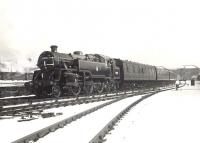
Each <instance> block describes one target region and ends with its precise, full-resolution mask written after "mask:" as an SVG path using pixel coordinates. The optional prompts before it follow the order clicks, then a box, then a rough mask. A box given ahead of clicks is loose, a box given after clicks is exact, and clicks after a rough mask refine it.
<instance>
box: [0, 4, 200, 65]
mask: <svg viewBox="0 0 200 143" xmlns="http://www.w3.org/2000/svg"><path fill="white" fill-rule="evenodd" d="M52 44H56V45H58V46H59V47H58V51H59V52H66V53H70V52H73V51H76V50H81V51H83V53H100V54H104V55H107V56H110V57H114V58H121V59H128V60H132V61H136V62H140V63H145V64H152V65H157V66H159V65H162V66H165V67H167V68H176V67H177V68H180V67H181V66H182V65H184V64H194V65H197V66H200V62H199V57H200V1H199V0H167V1H164V0H0V60H1V61H6V60H15V61H17V63H18V64H21V65H24V64H25V63H26V64H27V58H28V57H32V59H33V61H36V59H37V57H38V55H39V54H40V53H41V52H42V51H44V50H49V49H50V48H49V46H50V45H52Z"/></svg>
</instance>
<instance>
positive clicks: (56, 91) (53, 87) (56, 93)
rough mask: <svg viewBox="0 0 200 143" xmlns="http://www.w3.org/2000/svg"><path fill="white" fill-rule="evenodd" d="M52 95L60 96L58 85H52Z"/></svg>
mask: <svg viewBox="0 0 200 143" xmlns="http://www.w3.org/2000/svg"><path fill="white" fill-rule="evenodd" d="M51 94H52V97H56V98H58V97H60V96H61V89H60V86H58V85H53V86H52V93H51Z"/></svg>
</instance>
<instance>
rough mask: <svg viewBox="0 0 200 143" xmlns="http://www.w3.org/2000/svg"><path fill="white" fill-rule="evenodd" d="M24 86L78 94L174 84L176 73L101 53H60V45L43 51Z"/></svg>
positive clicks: (43, 91) (49, 93) (40, 91)
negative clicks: (58, 48)
mask: <svg viewBox="0 0 200 143" xmlns="http://www.w3.org/2000/svg"><path fill="white" fill-rule="evenodd" d="M37 66H38V67H39V70H36V71H34V74H33V79H32V81H31V82H28V83H25V87H27V89H28V90H29V91H31V92H32V93H33V94H35V95H36V96H37V97H43V96H45V97H46V96H52V97H59V96H61V95H73V96H78V95H79V94H80V93H86V94H91V93H93V92H95V93H102V92H104V91H112V90H116V89H127V88H134V87H141V86H153V85H155V84H157V85H163V84H165V85H166V84H172V83H174V82H175V80H176V75H175V74H174V73H172V72H170V71H169V70H167V69H165V68H161V67H155V66H151V65H145V64H140V63H136V62H131V61H127V60H120V59H114V58H110V57H107V56H104V55H100V54H85V55H83V53H82V52H81V51H75V52H74V53H73V54H65V53H59V52H57V46H56V45H53V46H51V51H44V52H43V53H41V55H40V56H39V58H38V63H37Z"/></svg>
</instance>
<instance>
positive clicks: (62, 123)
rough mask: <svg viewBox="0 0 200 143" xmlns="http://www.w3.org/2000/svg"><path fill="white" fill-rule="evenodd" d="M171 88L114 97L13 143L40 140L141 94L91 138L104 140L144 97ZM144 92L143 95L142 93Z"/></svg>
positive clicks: (93, 142)
mask: <svg viewBox="0 0 200 143" xmlns="http://www.w3.org/2000/svg"><path fill="white" fill-rule="evenodd" d="M169 89H171V88H167V89H162V90H160V89H159V90H156V91H154V92H152V91H150V92H149V93H147V92H146V91H145V92H143V94H142V92H140V93H132V92H130V93H126V96H120V97H118V98H115V99H113V100H112V101H109V102H106V103H104V104H101V105H99V106H96V107H94V108H91V109H88V110H86V111H83V112H81V113H79V114H76V115H74V116H71V117H69V118H67V119H64V120H62V121H59V122H57V123H55V124H52V125H50V126H48V127H46V128H43V129H41V130H38V131H36V132H34V133H32V134H29V135H27V136H25V137H23V138H21V139H18V140H16V141H14V142H13V143H31V142H36V141H38V140H39V139H40V138H42V137H44V136H46V135H47V134H49V133H51V132H54V131H56V130H57V129H59V128H63V127H64V126H65V125H69V124H70V123H72V122H74V121H76V120H77V119H80V118H82V117H83V116H86V115H88V114H90V113H92V112H94V111H97V110H99V109H102V108H104V107H106V106H107V107H108V105H109V106H110V105H114V104H113V103H116V102H119V101H122V100H123V99H127V98H128V97H133V96H136V95H140V97H139V96H136V97H138V99H137V100H135V101H134V102H133V103H131V104H130V105H129V106H128V107H126V108H125V109H123V111H120V113H119V114H118V115H117V116H115V118H113V119H112V120H111V121H109V122H108V123H107V124H106V126H105V127H104V128H103V129H102V130H100V131H99V132H98V134H97V135H95V136H94V137H93V138H92V139H91V141H90V142H91V143H97V142H103V137H104V136H105V134H106V133H107V132H108V131H109V130H111V129H112V127H113V126H114V125H115V123H116V122H117V121H118V120H120V119H121V117H122V116H123V115H124V114H125V113H126V112H128V110H130V109H131V108H132V107H133V106H135V105H136V104H138V103H140V102H141V101H143V100H144V99H147V98H148V97H150V96H152V95H154V94H156V93H158V92H161V91H165V90H169ZM141 94H142V95H141Z"/></svg>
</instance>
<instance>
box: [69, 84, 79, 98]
mask: <svg viewBox="0 0 200 143" xmlns="http://www.w3.org/2000/svg"><path fill="white" fill-rule="evenodd" d="M80 93H81V87H80V86H79V85H78V86H71V87H69V94H71V95H73V96H78V95H79V94H80Z"/></svg>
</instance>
